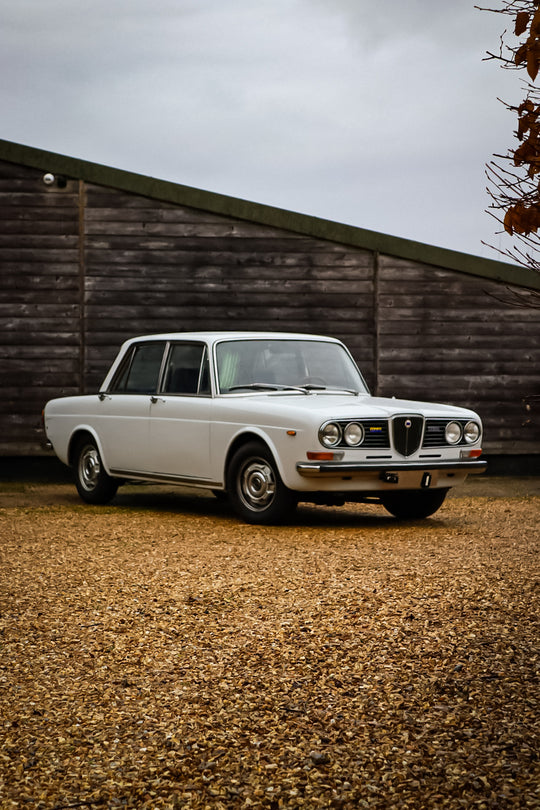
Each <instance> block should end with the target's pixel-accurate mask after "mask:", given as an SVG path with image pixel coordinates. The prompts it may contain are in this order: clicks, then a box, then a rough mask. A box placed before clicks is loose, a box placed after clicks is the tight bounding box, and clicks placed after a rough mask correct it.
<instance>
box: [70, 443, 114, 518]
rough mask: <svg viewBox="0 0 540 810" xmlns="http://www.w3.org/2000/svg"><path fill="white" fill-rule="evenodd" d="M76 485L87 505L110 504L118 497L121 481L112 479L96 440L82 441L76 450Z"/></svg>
mask: <svg viewBox="0 0 540 810" xmlns="http://www.w3.org/2000/svg"><path fill="white" fill-rule="evenodd" d="M74 458H75V485H76V487H77V492H78V493H79V495H80V496H81V498H82V499H83V501H86V502H87V503H94V504H102V503H109V501H111V500H112V499H113V498H114V496H115V495H116V490H117V489H118V486H119V484H120V481H119V480H118V479H115V478H111V476H110V475H108V474H107V472H106V471H105V469H104V467H103V462H102V460H101V456H100V454H99V450H98V448H97V445H96V443H95V441H94V439H92V438H90V436H88V437H86V438H84V439H81V441H80V442H79V443H78V445H77V448H76V450H75V456H74Z"/></svg>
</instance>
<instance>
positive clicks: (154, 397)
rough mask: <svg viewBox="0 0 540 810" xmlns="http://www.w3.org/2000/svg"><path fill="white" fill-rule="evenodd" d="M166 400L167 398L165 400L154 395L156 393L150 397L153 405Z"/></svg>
mask: <svg viewBox="0 0 540 810" xmlns="http://www.w3.org/2000/svg"><path fill="white" fill-rule="evenodd" d="M165 401H166V400H164V399H163V397H156V396H154V395H152V396H151V397H150V402H151V403H152V404H153V405H155V404H156V402H165Z"/></svg>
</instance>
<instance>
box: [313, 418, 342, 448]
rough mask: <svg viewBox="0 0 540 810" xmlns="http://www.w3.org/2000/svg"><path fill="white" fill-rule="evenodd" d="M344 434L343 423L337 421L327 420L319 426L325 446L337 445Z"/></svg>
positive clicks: (321, 439)
mask: <svg viewBox="0 0 540 810" xmlns="http://www.w3.org/2000/svg"><path fill="white" fill-rule="evenodd" d="M342 435H343V433H342V430H341V425H339V424H338V423H337V422H325V423H324V424H323V425H321V426H320V428H319V441H320V443H321V444H322V446H323V447H337V446H338V445H339V443H340V442H341V438H342Z"/></svg>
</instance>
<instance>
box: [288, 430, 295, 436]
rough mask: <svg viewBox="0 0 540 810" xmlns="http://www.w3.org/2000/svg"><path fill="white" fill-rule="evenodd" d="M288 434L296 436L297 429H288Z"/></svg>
mask: <svg viewBox="0 0 540 810" xmlns="http://www.w3.org/2000/svg"><path fill="white" fill-rule="evenodd" d="M287 436H296V430H288V431H287Z"/></svg>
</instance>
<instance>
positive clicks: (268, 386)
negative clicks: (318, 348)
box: [229, 383, 309, 394]
mask: <svg viewBox="0 0 540 810" xmlns="http://www.w3.org/2000/svg"><path fill="white" fill-rule="evenodd" d="M246 388H249V389H250V390H252V391H299V392H300V393H301V394H308V393H309V391H308V386H304V385H303V386H296V385H278V384H277V383H275V384H274V383H245V385H231V387H230V388H229V391H239V390H241V389H246Z"/></svg>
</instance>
